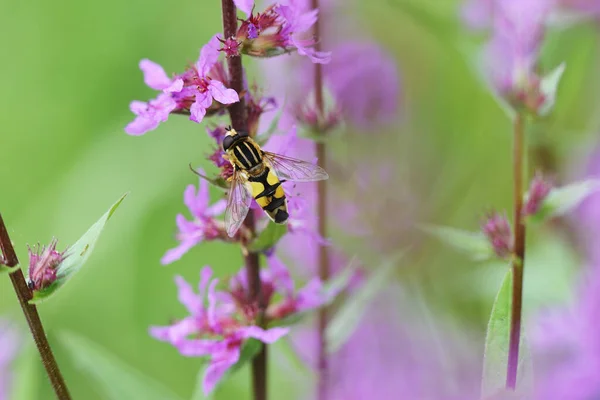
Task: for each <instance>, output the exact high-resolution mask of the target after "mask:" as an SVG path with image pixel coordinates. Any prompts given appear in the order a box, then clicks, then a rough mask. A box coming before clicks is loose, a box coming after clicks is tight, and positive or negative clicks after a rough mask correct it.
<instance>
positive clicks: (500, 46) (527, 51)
mask: <svg viewBox="0 0 600 400" xmlns="http://www.w3.org/2000/svg"><path fill="white" fill-rule="evenodd" d="M552 5H553V2H552V1H548V0H503V1H500V2H496V4H495V7H494V14H493V20H494V25H493V33H492V38H491V40H490V42H489V43H488V45H487V47H486V50H485V55H486V70H487V71H488V73H489V75H490V78H491V80H492V83H493V84H494V86H495V87H496V88H497V89H498V91H499V92H500V93H501V94H502V95H504V96H505V97H507V98H508V99H509V100H510V101H511V102H512V103H513V104H516V105H518V106H524V107H526V108H527V109H531V110H537V109H538V108H539V107H540V106H541V105H542V104H543V102H544V97H543V95H542V94H541V93H540V88H539V84H540V78H539V76H538V68H537V63H538V57H539V52H540V47H541V44H542V39H543V34H544V22H545V20H546V19H547V17H548V15H549V13H550V11H551V9H552Z"/></svg>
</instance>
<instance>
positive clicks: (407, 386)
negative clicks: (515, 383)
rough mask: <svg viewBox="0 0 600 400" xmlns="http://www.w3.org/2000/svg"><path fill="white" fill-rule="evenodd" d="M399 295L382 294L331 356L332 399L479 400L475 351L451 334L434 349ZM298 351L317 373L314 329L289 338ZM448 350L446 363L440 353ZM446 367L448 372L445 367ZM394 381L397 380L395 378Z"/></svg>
mask: <svg viewBox="0 0 600 400" xmlns="http://www.w3.org/2000/svg"><path fill="white" fill-rule="evenodd" d="M399 304H402V302H401V301H399V299H398V296H396V295H394V294H392V292H391V291H390V290H384V291H382V292H381V294H380V295H379V296H378V297H377V298H376V299H375V301H374V302H373V303H372V304H371V305H370V306H369V307H368V309H367V310H366V312H365V314H364V315H363V317H362V319H361V323H360V324H359V325H358V327H357V328H356V331H355V332H354V333H353V334H352V336H351V337H350V338H349V340H348V341H347V342H346V343H345V344H344V345H343V346H342V347H341V349H340V350H339V351H337V352H336V353H334V354H331V355H329V360H328V364H329V373H330V375H329V379H328V382H329V385H330V386H329V388H328V395H327V398H328V399H329V400H362V399H377V400H419V399H436V400H450V399H452V400H475V399H478V396H477V394H475V393H476V391H477V388H478V383H479V382H478V380H479V379H480V378H479V376H478V374H477V373H476V368H475V365H476V364H478V362H477V363H474V362H473V360H471V356H472V354H470V353H473V351H469V349H468V348H467V350H465V351H463V349H462V348H461V349H459V348H458V346H457V344H456V343H454V340H451V339H454V338H453V337H452V335H451V334H452V333H453V332H452V331H451V330H450V329H448V327H444V328H446V329H444V330H442V332H444V334H443V335H441V337H443V340H444V342H443V344H437V345H436V344H435V341H434V340H432V338H431V337H430V335H429V334H428V333H429V332H427V331H425V330H424V329H422V328H421V327H420V326H418V324H417V323H416V322H418V321H415V320H416V319H417V318H411V316H410V315H409V313H407V312H402V313H401V312H399V309H398V305H399ZM291 338H292V342H293V344H294V347H295V349H296V351H297V352H298V353H299V355H300V356H301V357H302V359H303V360H305V362H306V363H307V364H308V365H309V366H311V367H313V368H314V369H315V372H318V366H317V362H316V360H315V355H316V354H317V346H318V336H317V332H316V330H315V329H304V330H298V331H297V332H295V333H294V334H292V336H291ZM439 346H443V348H444V351H447V353H446V356H447V357H450V358H448V359H447V360H446V362H447V361H448V360H452V361H451V363H452V365H449V364H446V365H445V366H444V360H443V358H442V357H439V358H438V357H436V354H435V353H434V351H435V349H436V348H439ZM444 367H446V368H444ZM391 377H393V379H392V378H391Z"/></svg>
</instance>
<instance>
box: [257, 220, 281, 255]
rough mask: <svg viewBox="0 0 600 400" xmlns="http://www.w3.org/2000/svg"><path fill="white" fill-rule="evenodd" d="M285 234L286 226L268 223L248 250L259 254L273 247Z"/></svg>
mask: <svg viewBox="0 0 600 400" xmlns="http://www.w3.org/2000/svg"><path fill="white" fill-rule="evenodd" d="M286 233H287V225H284V224H276V223H274V222H269V224H268V225H267V227H266V228H265V229H263V230H262V232H261V233H259V235H258V237H257V238H256V239H254V241H253V242H252V243H250V245H249V246H248V250H250V251H253V252H261V251H265V250H268V249H270V248H271V247H273V246H275V245H276V244H277V242H278V241H279V239H281V238H282V237H283V235H285V234H286Z"/></svg>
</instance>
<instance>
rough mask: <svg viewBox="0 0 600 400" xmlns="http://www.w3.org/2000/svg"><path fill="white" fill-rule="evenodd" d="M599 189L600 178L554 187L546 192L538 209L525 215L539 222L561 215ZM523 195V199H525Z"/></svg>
mask: <svg viewBox="0 0 600 400" xmlns="http://www.w3.org/2000/svg"><path fill="white" fill-rule="evenodd" d="M599 190H600V180H598V179H587V180H584V181H579V182H575V183H571V184H569V185H566V186H562V187H559V188H554V189H552V190H551V191H550V193H548V196H547V197H546V199H545V200H544V201H543V202H542V204H541V206H540V208H539V210H538V211H537V213H535V214H534V215H531V216H529V217H527V218H528V219H530V220H531V221H533V222H541V221H544V220H547V219H549V218H552V217H556V216H559V215H563V214H566V213H568V212H569V211H572V210H573V209H575V208H576V207H577V206H578V205H579V204H580V203H581V202H582V201H583V200H585V199H586V197H588V196H590V195H592V194H594V193H596V192H598V191H599ZM527 196H528V195H526V196H525V199H527Z"/></svg>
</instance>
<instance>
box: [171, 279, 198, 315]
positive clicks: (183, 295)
mask: <svg viewBox="0 0 600 400" xmlns="http://www.w3.org/2000/svg"><path fill="white" fill-rule="evenodd" d="M175 283H176V284H177V289H178V292H177V293H178V295H177V298H178V300H179V302H180V303H181V304H183V305H184V306H185V308H187V310H188V311H189V313H190V314H192V315H196V314H197V313H198V312H199V311H200V310H202V299H201V298H200V297H199V296H198V295H197V294H196V293H194V289H192V285H190V284H189V283H187V282H186V280H185V279H183V277H182V276H180V275H177V276H175Z"/></svg>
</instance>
